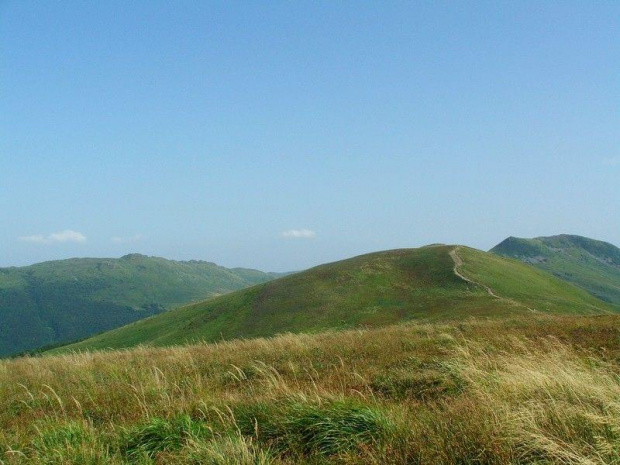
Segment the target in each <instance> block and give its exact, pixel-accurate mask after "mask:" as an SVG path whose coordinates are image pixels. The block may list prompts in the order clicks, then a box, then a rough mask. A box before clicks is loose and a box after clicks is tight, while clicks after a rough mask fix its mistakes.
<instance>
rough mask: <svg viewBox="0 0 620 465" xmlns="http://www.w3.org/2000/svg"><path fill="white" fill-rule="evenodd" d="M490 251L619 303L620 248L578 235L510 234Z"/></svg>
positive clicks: (608, 300)
mask: <svg viewBox="0 0 620 465" xmlns="http://www.w3.org/2000/svg"><path fill="white" fill-rule="evenodd" d="M491 252H493V253H495V254H498V255H502V256H506V257H512V258H516V259H518V260H521V261H523V262H525V263H528V264H530V265H533V266H535V267H537V268H540V269H541V270H545V271H548V272H550V273H553V274H554V275H555V276H557V277H558V278H561V279H563V280H565V281H569V282H571V283H573V284H576V285H577V286H579V287H581V288H583V289H585V290H586V291H588V292H589V293H590V294H592V295H594V296H596V297H598V298H600V299H603V300H605V301H606V302H610V303H613V304H616V305H620V249H619V248H618V247H615V246H614V245H612V244H609V243H607V242H602V241H596V240H594V239H588V238H586V237H581V236H570V235H566V234H563V235H559V236H551V237H537V238H535V239H520V238H516V237H509V238H508V239H506V240H505V241H503V242H501V243H500V244H498V245H496V246H495V247H494V248H493V249H491Z"/></svg>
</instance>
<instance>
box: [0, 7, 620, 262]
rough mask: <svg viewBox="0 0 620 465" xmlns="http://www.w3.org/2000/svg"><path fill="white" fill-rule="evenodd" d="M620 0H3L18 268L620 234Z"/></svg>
mask: <svg viewBox="0 0 620 465" xmlns="http://www.w3.org/2000/svg"><path fill="white" fill-rule="evenodd" d="M618 24H620V4H618V3H615V2H599V3H596V4H593V3H586V2H544V3H542V2H536V3H534V2H531V3H501V4H498V3H496V2H471V3H470V2H462V3H458V4H454V3H452V2H433V3H412V4H408V3H400V2H398V3H397V2H389V3H388V2H382V3H358V2H355V3H354V2H343V3H338V4H334V3H329V2H313V3H283V4H258V3H252V2H240V3H234V4H233V3H227V2H142V1H138V2H131V3H128V2H120V1H110V2H105V3H103V2H102V3H85V2H77V1H67V2H62V3H48V2H42V1H29V2H21V1H11V0H9V1H0V66H1V69H2V73H0V207H1V214H0V221H1V222H2V225H3V227H2V229H0V267H8V266H21V265H26V264H32V263H36V262H41V261H47V260H52V259H62V258H70V257H120V256H122V255H125V254H127V253H133V252H137V253H142V254H146V255H154V256H161V257H165V258H169V259H177V260H189V259H196V260H206V261H211V262H215V263H217V264H219V265H223V266H227V267H246V268H256V269H260V270H264V271H290V270H299V269H304V268H308V267H310V266H314V265H318V264H320V263H324V262H329V261H334V260H338V259H341V258H346V257H349V256H353V255H359V254H362V253H366V252H372V251H377V250H384V249H392V248H403V247H417V246H422V245H427V244H430V243H436V242H442V243H458V244H465V245H469V246H472V247H476V248H479V249H483V250H488V249H489V248H491V247H493V246H494V245H496V244H497V243H499V242H500V241H502V240H503V239H505V238H506V237H508V236H517V237H537V236H549V235H556V234H562V233H566V234H578V235H582V236H587V237H591V238H593V239H598V240H603V241H607V242H610V243H612V244H615V245H620V189H619V188H618V180H619V179H620V151H619V147H620V131H618V128H619V127H620V125H619V123H620V111H619V109H620V108H619V102H620V60H618V57H619V56H620V36H619V35H618Z"/></svg>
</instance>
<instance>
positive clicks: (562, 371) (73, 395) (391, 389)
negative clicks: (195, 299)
mask: <svg viewBox="0 0 620 465" xmlns="http://www.w3.org/2000/svg"><path fill="white" fill-rule="evenodd" d="M619 323H620V317H618V316H597V317H586V316H560V315H546V316H545V315H542V314H531V315H528V316H521V315H517V316H514V317H512V318H508V319H504V320H499V319H493V320H490V319H489V320H487V319H470V320H467V321H463V322H460V323H459V322H453V323H443V324H442V323H433V324H431V323H426V324H423V323H420V324H413V323H408V324H400V325H394V326H388V327H384V328H379V329H373V330H349V331H342V332H327V333H321V334H315V335H292V334H286V335H282V336H278V337H274V338H271V339H255V340H247V341H232V342H224V343H220V344H199V345H193V346H185V347H172V348H135V349H132V350H127V351H116V352H94V353H83V354H69V355H60V356H47V357H39V358H22V359H16V360H7V361H1V362H0V460H1V461H2V462H3V463H58V464H66V463H83V464H98V463H101V464H103V463H113V464H114V463H143V464H147V463H162V464H163V463H206V464H244V463H245V464H269V463H275V464H293V463H497V464H505V463H538V464H543V463H583V464H598V463H601V464H602V463H620V377H619V373H620V365H619V363H618V362H619V361H620V325H619Z"/></svg>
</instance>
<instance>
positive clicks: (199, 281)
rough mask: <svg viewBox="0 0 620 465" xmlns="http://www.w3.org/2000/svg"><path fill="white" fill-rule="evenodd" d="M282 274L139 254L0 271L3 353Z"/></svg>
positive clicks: (0, 352) (79, 335)
mask: <svg viewBox="0 0 620 465" xmlns="http://www.w3.org/2000/svg"><path fill="white" fill-rule="evenodd" d="M274 277H276V275H274V274H269V273H263V272H260V271H256V270H248V269H242V268H238V269H227V268H224V267H220V266H217V265H215V264H214V263H209V262H202V261H189V262H177V261H172V260H166V259H163V258H156V257H147V256H144V255H139V254H131V255H126V256H124V257H122V258H119V259H100V258H81V259H70V260H59V261H51V262H45V263H39V264H36V265H31V266H26V267H19V268H16V267H13V268H0V355H8V354H11V353H16V352H20V351H24V350H29V349H34V348H37V347H41V346H43V345H48V344H55V343H59V342H66V341H70V340H75V339H79V338H84V337H87V336H90V335H92V334H96V333H99V332H101V331H106V330H109V329H112V328H117V327H119V326H122V325H125V324H127V323H130V322H132V321H136V320H138V319H141V318H145V317H147V316H150V315H154V314H157V313H161V312H163V311H164V310H166V309H168V308H170V307H172V306H175V305H181V304H186V303H188V302H191V301H195V300H203V299H205V298H208V297H212V296H216V295H220V294H224V293H227V292H230V291H234V290H238V289H242V288H244V287H248V286H251V285H254V284H257V283H261V282H265V281H268V280H270V279H273V278H274Z"/></svg>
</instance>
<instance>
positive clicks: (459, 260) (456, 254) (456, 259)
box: [450, 245, 537, 313]
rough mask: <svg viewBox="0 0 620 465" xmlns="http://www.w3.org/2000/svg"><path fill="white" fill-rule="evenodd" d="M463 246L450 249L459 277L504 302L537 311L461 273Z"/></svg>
mask: <svg viewBox="0 0 620 465" xmlns="http://www.w3.org/2000/svg"><path fill="white" fill-rule="evenodd" d="M460 248H461V246H459V245H457V246H456V247H455V248H454V249H452V250H451V251H450V257H452V260H453V261H454V274H455V275H457V276H458V277H459V278H461V279H462V280H463V281H465V282H467V283H469V284H471V285H473V286H477V287H481V288H482V289H484V290H485V291H486V292H487V294H489V295H490V296H491V297H493V298H495V299H498V300H503V301H504V302H507V303H509V304H511V305H516V306H519V307H525V308H527V309H528V310H529V311H530V312H534V313H536V312H537V310H535V309H533V308H530V307H528V306H527V305H525V304H522V303H521V302H518V301H516V300H514V299H508V298H506V297H502V296H499V295H497V294H496V293H495V291H493V289H491V288H490V287H489V286H487V285H485V284H482V283H479V282H476V281H474V280H472V279H469V278H468V277H467V276H465V275H464V274H463V273H461V270H460V268H461V267H462V266H463V259H462V258H461V256H460V255H459V249H460Z"/></svg>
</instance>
